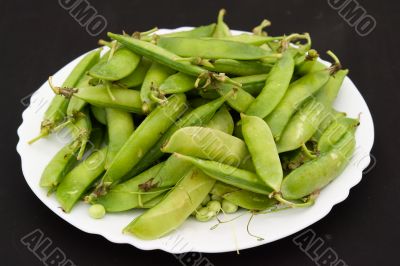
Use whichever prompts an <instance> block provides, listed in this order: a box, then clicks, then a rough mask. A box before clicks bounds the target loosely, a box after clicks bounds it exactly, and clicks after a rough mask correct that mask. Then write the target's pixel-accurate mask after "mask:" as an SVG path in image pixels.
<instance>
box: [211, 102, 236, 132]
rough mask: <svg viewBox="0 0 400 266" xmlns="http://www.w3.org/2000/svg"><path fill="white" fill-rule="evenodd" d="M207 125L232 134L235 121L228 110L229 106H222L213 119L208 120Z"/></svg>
mask: <svg viewBox="0 0 400 266" xmlns="http://www.w3.org/2000/svg"><path fill="white" fill-rule="evenodd" d="M206 127H208V128H213V129H217V130H220V131H222V132H225V133H227V134H229V135H232V133H233V128H234V122H233V118H232V116H231V114H230V113H229V111H228V108H226V106H222V107H221V108H220V109H219V110H218V112H216V113H215V115H214V116H213V118H212V119H211V121H210V122H208V124H207V126H206Z"/></svg>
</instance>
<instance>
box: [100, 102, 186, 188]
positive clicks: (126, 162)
mask: <svg viewBox="0 0 400 266" xmlns="http://www.w3.org/2000/svg"><path fill="white" fill-rule="evenodd" d="M186 108H187V107H186V97H185V95H183V94H174V95H173V96H171V97H170V98H169V99H168V102H167V103H166V104H165V105H164V106H158V107H157V108H156V109H155V110H154V111H153V112H151V113H150V115H148V116H147V117H146V119H145V120H144V121H143V122H142V123H141V124H140V125H139V126H138V128H137V129H136V130H135V131H134V132H133V134H132V135H131V136H130V137H129V139H128V140H127V141H126V142H125V144H124V146H122V148H121V149H120V150H119V152H118V153H117V155H116V156H115V158H114V160H113V161H112V163H111V165H110V166H109V168H108V169H107V171H106V173H105V174H104V176H103V178H102V185H101V186H105V187H108V186H109V185H111V184H113V183H114V182H118V181H119V180H120V179H121V178H122V177H123V176H124V175H126V174H127V173H128V172H129V170H130V169H132V168H133V167H134V166H135V165H136V164H137V163H138V162H139V161H140V159H142V158H143V156H144V155H145V154H146V153H147V152H148V151H149V150H150V149H151V147H152V146H153V145H154V144H155V143H157V141H158V140H159V139H160V138H161V136H162V134H163V133H165V132H166V131H167V129H168V128H169V127H170V126H171V125H172V124H173V123H174V122H175V120H176V119H177V118H179V116H180V115H182V113H183V112H184V111H185V110H186Z"/></svg>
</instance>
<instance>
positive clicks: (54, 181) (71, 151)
mask: <svg viewBox="0 0 400 266" xmlns="http://www.w3.org/2000/svg"><path fill="white" fill-rule="evenodd" d="M79 147H80V146H79V143H78V142H76V141H73V142H72V143H69V144H67V145H66V146H64V147H63V148H62V149H61V150H60V151H58V152H57V153H56V155H55V156H54V157H53V158H52V159H51V161H50V162H49V163H48V164H47V166H46V168H45V169H44V171H43V173H42V176H41V178H40V183H39V184H40V186H41V187H42V188H46V189H47V190H48V191H49V193H51V192H52V191H53V190H54V189H55V188H56V187H57V186H58V184H59V183H60V182H61V180H62V179H63V178H64V177H65V175H66V174H67V173H68V172H69V171H70V170H71V169H72V167H73V165H74V164H75V163H76V161H77V159H76V156H77V153H78V151H79Z"/></svg>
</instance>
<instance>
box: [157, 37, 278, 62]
mask: <svg viewBox="0 0 400 266" xmlns="http://www.w3.org/2000/svg"><path fill="white" fill-rule="evenodd" d="M157 45H158V46H159V47H162V48H164V49H166V50H168V51H170V52H172V53H174V54H176V55H179V56H182V57H189V58H196V57H200V58H205V59H236V60H258V59H262V58H266V57H272V58H275V57H276V54H275V53H272V52H270V51H266V50H264V49H262V48H259V47H257V46H254V45H251V44H246V43H240V42H233V41H226V40H220V39H196V38H184V37H181V38H177V37H171V38H160V40H159V41H158V42H157Z"/></svg>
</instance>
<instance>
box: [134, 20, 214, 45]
mask: <svg viewBox="0 0 400 266" xmlns="http://www.w3.org/2000/svg"><path fill="white" fill-rule="evenodd" d="M214 30H215V23H212V24H210V25H205V26H200V27H196V28H194V29H192V30H184V31H178V32H171V33H166V34H161V35H160V36H161V37H162V38H165V37H192V38H203V37H210V36H211V35H212V34H213V32H214ZM141 39H142V40H145V41H151V40H152V35H150V36H144V37H142V38H141Z"/></svg>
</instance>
